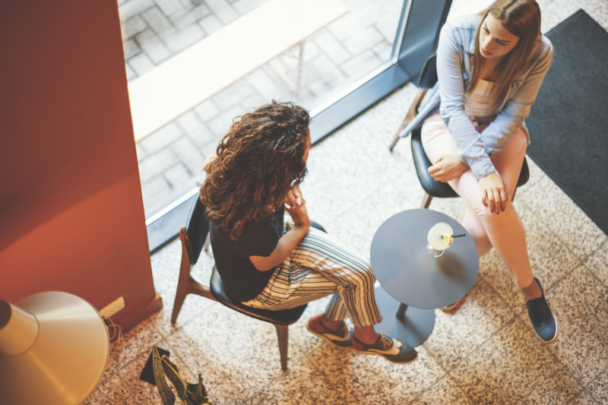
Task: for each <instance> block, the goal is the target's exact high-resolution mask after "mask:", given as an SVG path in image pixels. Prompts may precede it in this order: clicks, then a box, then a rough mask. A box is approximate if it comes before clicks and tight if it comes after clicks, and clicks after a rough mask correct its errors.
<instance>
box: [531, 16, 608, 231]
mask: <svg viewBox="0 0 608 405" xmlns="http://www.w3.org/2000/svg"><path fill="white" fill-rule="evenodd" d="M547 37H548V38H549V39H550V40H551V42H552V43H553V47H554V57H553V64H552V66H551V69H549V72H548V73H547V76H546V77H545V80H544V82H543V85H542V86H541V89H540V92H539V94H538V98H537V99H536V102H535V103H534V105H533V106H532V111H531V113H530V117H529V118H528V119H526V126H527V127H528V129H529V130H530V138H531V140H532V144H531V145H530V147H529V148H528V154H529V155H530V157H531V158H532V159H533V160H534V162H535V163H536V164H538V165H539V166H540V167H541V168H542V169H543V171H544V172H545V173H546V174H547V175H548V176H549V177H551V179H552V180H553V181H554V182H555V183H556V184H557V185H558V186H559V187H561V189H562V190H564V192H565V193H566V194H568V196H570V198H572V200H574V202H575V203H576V204H577V205H578V206H579V207H580V208H581V209H582V210H583V211H584V212H585V213H586V214H587V215H588V216H589V217H590V218H591V219H592V220H593V221H594V222H595V223H596V224H597V226H598V227H599V228H600V229H601V230H602V231H604V233H606V234H608V210H607V209H606V204H607V203H608V184H607V183H608V33H607V32H606V31H605V30H604V29H603V28H602V27H601V26H600V25H598V24H597V23H596V22H595V21H594V20H593V19H592V18H591V17H590V16H589V15H588V14H587V13H585V12H584V11H583V10H579V11H577V12H576V13H575V14H573V15H572V16H570V17H569V18H568V19H567V20H565V21H564V22H562V23H561V24H559V25H558V26H557V27H555V28H554V29H552V30H551V31H550V32H549V33H547Z"/></svg>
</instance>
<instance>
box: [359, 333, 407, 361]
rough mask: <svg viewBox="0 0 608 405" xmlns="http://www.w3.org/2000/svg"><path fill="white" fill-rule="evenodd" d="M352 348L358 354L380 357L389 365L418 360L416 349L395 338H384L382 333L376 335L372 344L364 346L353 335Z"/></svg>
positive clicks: (364, 344)
mask: <svg viewBox="0 0 608 405" xmlns="http://www.w3.org/2000/svg"><path fill="white" fill-rule="evenodd" d="M352 340H353V347H354V348H355V350H356V351H357V352H358V353H361V354H371V355H374V356H382V357H384V358H385V359H387V360H388V361H390V362H391V363H396V364H407V363H411V362H412V361H414V360H416V359H417V358H418V353H417V352H416V349H414V348H413V347H410V346H408V345H406V344H404V343H402V342H400V341H398V340H397V339H395V338H392V337H390V336H386V335H385V334H384V333H382V334H380V335H378V338H377V339H376V341H375V342H374V343H371V344H366V343H364V342H361V341H360V340H359V339H357V338H356V337H355V336H354V335H353V338H352Z"/></svg>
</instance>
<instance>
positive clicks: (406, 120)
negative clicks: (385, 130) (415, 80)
mask: <svg viewBox="0 0 608 405" xmlns="http://www.w3.org/2000/svg"><path fill="white" fill-rule="evenodd" d="M425 94H426V90H424V89H418V94H416V97H415V98H414V102H413V103H412V105H411V106H410V109H409V110H408V112H407V114H405V118H404V119H403V122H402V123H401V125H400V126H399V129H398V130H397V133H396V134H395V137H394V138H393V141H392V142H391V146H389V150H390V151H391V152H392V151H393V148H394V147H395V145H397V142H398V141H399V134H400V133H401V131H402V130H403V128H405V127H406V126H407V124H409V123H410V121H412V120H413V119H414V117H416V114H418V107H420V103H422V99H423V98H424V95H425Z"/></svg>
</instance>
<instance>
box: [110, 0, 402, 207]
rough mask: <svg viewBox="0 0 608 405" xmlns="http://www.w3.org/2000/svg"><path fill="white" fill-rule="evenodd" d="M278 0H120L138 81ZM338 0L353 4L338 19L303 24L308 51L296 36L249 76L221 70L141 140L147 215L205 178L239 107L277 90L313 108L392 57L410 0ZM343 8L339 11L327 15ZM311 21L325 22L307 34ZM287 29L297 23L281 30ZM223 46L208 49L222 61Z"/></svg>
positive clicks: (131, 71) (131, 75)
mask: <svg viewBox="0 0 608 405" xmlns="http://www.w3.org/2000/svg"><path fill="white" fill-rule="evenodd" d="M279 1H295V0H279ZM297 1H300V2H302V3H303V4H307V3H308V4H311V5H313V4H316V5H313V7H317V10H315V13H316V14H318V15H319V16H321V17H323V16H322V14H323V13H326V12H327V10H326V9H325V7H324V6H323V2H314V1H313V2H308V1H307V0H297ZM272 2H274V3H277V0H127V1H119V11H120V18H121V22H122V32H123V44H124V51H125V60H126V68H127V75H128V80H129V82H130V83H133V82H134V81H137V80H140V78H142V77H145V75H147V74H150V72H152V71H153V70H154V69H156V68H157V67H158V66H159V65H162V64H163V63H165V62H167V61H169V60H170V59H171V58H173V57H175V56H176V55H178V54H180V53H182V52H189V50H191V49H194V48H193V46H194V45H196V44H198V43H200V42H201V41H209V39H210V38H211V37H212V36H213V35H214V34H215V33H218V32H220V31H221V30H224V29H227V27H229V26H230V25H231V24H235V23H236V22H237V21H238V19H240V18H242V17H243V16H247V15H252V14H251V13H252V12H254V11H255V10H257V9H259V8H260V7H262V6H264V5H266V7H267V9H268V10H271V9H272V8H271V7H270V8H269V5H270V6H272V5H273V4H271V3H272ZM338 2H339V3H340V4H342V5H343V7H344V12H343V13H337V14H342V15H341V16H338V17H337V18H336V19H335V20H334V21H333V22H330V23H329V24H326V23H323V22H321V24H320V25H321V26H320V27H318V26H310V27H305V28H301V27H299V28H298V29H303V30H304V31H302V32H300V33H298V35H300V38H301V39H302V40H303V41H304V42H303V53H302V54H300V47H299V46H295V47H293V48H292V49H290V50H288V51H287V52H279V53H277V54H276V56H275V57H273V58H272V60H270V61H269V63H266V64H264V65H263V66H261V67H259V68H255V69H252V70H251V71H250V72H249V73H248V74H247V75H246V76H245V77H242V78H238V77H234V78H230V77H229V75H227V76H228V77H222V78H221V80H222V81H224V82H225V83H226V84H228V87H227V88H225V89H224V90H223V91H220V92H219V93H217V94H215V95H213V96H211V97H209V98H207V99H205V100H202V102H201V103H200V104H199V105H197V106H196V107H195V108H194V109H192V110H189V111H184V112H183V115H181V116H180V117H179V118H177V119H175V120H174V121H172V122H170V123H168V124H166V125H165V126H163V127H162V128H160V129H158V130H156V131H155V132H153V133H151V134H150V135H148V136H146V137H145V138H144V139H142V140H140V141H139V142H138V143H137V153H138V160H139V168H140V175H141V184H142V190H143V196H144V205H145V209H146V216H147V217H150V216H151V215H153V214H155V213H157V212H158V211H159V210H161V209H163V207H166V206H167V205H169V204H170V203H171V202H173V201H175V200H176V199H177V198H179V197H180V196H182V195H184V193H186V192H188V191H189V190H192V189H193V188H194V187H195V186H196V183H197V181H200V180H201V179H202V173H201V168H202V164H203V161H204V159H205V158H206V157H207V156H209V155H210V154H213V153H214V151H215V148H216V146H217V143H218V141H219V139H221V137H222V136H223V135H224V134H225V133H226V132H227V130H228V128H229V127H230V125H231V122H232V120H233V118H234V117H236V116H238V115H242V114H243V113H245V112H246V111H247V110H249V109H252V108H255V107H257V106H259V105H262V104H264V103H267V102H269V101H270V100H272V99H275V100H277V101H293V102H296V103H298V104H300V105H302V106H304V107H305V108H307V109H309V110H314V109H315V108H318V107H319V106H322V105H323V103H324V102H326V101H327V100H331V98H332V97H334V98H335V96H336V95H338V96H339V92H340V91H341V90H343V89H345V88H347V87H348V86H350V85H352V84H353V83H354V82H356V81H357V80H359V79H360V78H361V77H363V76H365V75H366V74H369V73H370V72H371V71H373V70H374V69H377V68H378V67H379V66H381V65H382V64H383V63H386V62H387V61H388V60H389V59H390V58H391V55H392V49H393V42H394V40H395V37H396V32H397V29H398V25H399V19H400V16H401V11H402V7H403V4H404V2H403V0H339V1H338ZM279 8H280V7H279ZM276 12H277V13H278V14H277V16H276V18H281V15H280V13H281V10H280V9H279V10H278V11H276ZM335 15H336V13H335V12H334V14H333V15H328V16H327V18H328V19H332V18H334V16H335ZM317 28H318V29H317ZM294 29H296V27H294ZM306 29H308V30H316V31H315V32H311V33H310V35H309V36H306V35H307V31H306ZM288 34H291V33H290V32H287V31H284V32H282V33H281V32H277V35H288ZM241 35H243V36H247V35H250V32H242V33H241ZM261 46H264V44H261ZM267 46H268V47H272V46H273V44H270V43H269V44H267ZM223 52H226V53H228V52H231V50H230V49H225V50H223ZM222 55H223V54H222V53H217V54H209V55H206V57H207V58H208V59H209V60H210V61H213V60H217V58H221V57H222ZM300 56H301V57H302V60H301V62H302V63H301V65H300ZM210 63H213V62H210ZM299 73H300V75H301V76H300V86H299V91H296V90H294V88H293V84H296V83H297V81H298V74H299ZM290 82H291V84H290Z"/></svg>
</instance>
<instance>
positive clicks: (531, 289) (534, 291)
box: [521, 280, 542, 301]
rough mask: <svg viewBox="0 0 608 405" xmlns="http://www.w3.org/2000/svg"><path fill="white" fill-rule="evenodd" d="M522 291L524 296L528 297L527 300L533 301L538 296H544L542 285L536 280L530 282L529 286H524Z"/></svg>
mask: <svg viewBox="0 0 608 405" xmlns="http://www.w3.org/2000/svg"><path fill="white" fill-rule="evenodd" d="M521 292H523V293H524V297H525V298H526V301H531V300H534V299H536V298H540V297H541V296H542V291H541V290H540V287H539V286H538V284H536V281H534V280H532V282H531V283H530V285H529V286H527V287H524V288H522V289H521Z"/></svg>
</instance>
